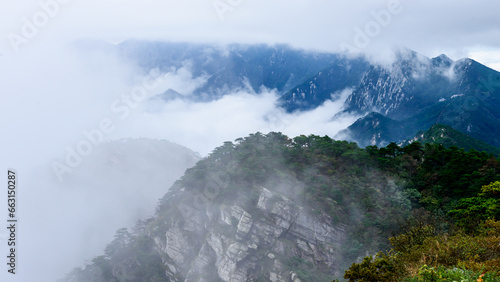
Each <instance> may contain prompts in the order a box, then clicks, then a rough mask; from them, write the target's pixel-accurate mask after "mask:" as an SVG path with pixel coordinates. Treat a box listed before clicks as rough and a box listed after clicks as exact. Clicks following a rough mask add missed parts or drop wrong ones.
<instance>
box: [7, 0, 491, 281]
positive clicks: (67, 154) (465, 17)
mask: <svg viewBox="0 0 500 282" xmlns="http://www.w3.org/2000/svg"><path fill="white" fill-rule="evenodd" d="M174 2H176V1H160V0H148V1H144V2H141V4H137V3H136V2H132V1H120V2H117V1H105V2H102V1H83V2H82V1H62V0H57V1H55V0H54V1H51V0H46V1H45V0H44V1H34V0H33V1H22V3H21V2H9V3H2V4H1V6H2V9H1V11H3V13H2V12H0V13H1V17H0V18H1V23H2V24H1V25H0V34H2V35H3V37H2V40H0V95H1V98H2V102H1V103H0V133H1V136H2V138H0V160H2V162H1V163H0V168H1V169H2V171H3V172H2V173H5V172H6V171H7V170H8V169H13V170H15V171H16V172H17V174H18V194H17V203H18V206H17V216H18V219H19V228H18V230H17V232H18V233H17V239H18V243H19V247H18V269H17V270H18V274H16V275H15V276H12V275H9V276H7V272H6V271H5V270H4V269H3V270H2V271H0V280H2V281H4V280H6V281H54V280H56V279H57V278H60V277H62V276H63V275H64V274H65V273H67V272H68V271H70V270H71V268H73V267H76V266H81V265H82V264H84V263H85V261H86V260H91V259H92V258H93V257H95V256H97V255H99V254H101V253H102V250H103V248H104V247H105V245H106V244H107V243H109V242H110V240H112V238H113V233H114V230H116V229H118V228H121V227H131V226H132V225H133V224H134V222H135V221H136V220H138V219H141V218H147V217H148V216H151V215H152V213H153V212H154V208H155V206H156V201H157V199H158V198H159V197H161V196H162V195H163V194H164V193H166V192H167V191H168V189H169V187H170V185H171V184H172V183H173V182H174V181H175V180H176V179H178V178H179V177H180V176H182V174H183V172H184V170H185V169H186V168H188V167H190V166H193V165H194V164H195V162H196V161H197V160H198V159H199V158H200V157H204V156H207V155H208V154H209V153H210V152H211V151H212V150H213V149H214V148H216V147H218V146H220V145H222V144H223V142H225V141H233V140H235V139H236V138H239V137H244V136H247V135H248V134H250V133H255V132H262V133H267V132H270V131H279V132H282V133H284V134H286V135H288V136H290V137H293V136H297V135H300V134H305V135H308V134H316V135H329V136H335V135H336V134H337V133H338V132H339V131H340V130H342V129H344V128H346V127H347V126H349V125H350V124H352V123H353V122H354V121H356V119H357V118H359V116H354V115H341V116H339V115H336V113H339V112H340V111H341V110H342V107H343V104H344V101H345V99H346V98H347V96H348V95H349V94H350V93H351V92H352V89H344V90H343V91H341V93H340V95H339V93H332V94H333V95H332V97H340V98H338V99H335V100H332V101H327V102H325V103H324V104H323V105H321V106H319V107H318V108H316V109H314V110H311V111H307V112H295V113H287V112H285V111H284V110H283V109H281V108H280V107H278V106H277V99H278V98H279V95H280V93H278V92H277V91H276V90H275V89H266V88H261V89H259V90H258V91H255V90H254V89H252V88H251V87H242V88H238V89H227V90H226V93H224V94H225V95H223V96H222V97H220V98H218V99H215V100H212V101H196V100H194V99H191V98H192V97H191V95H192V93H193V92H194V91H195V90H196V89H198V88H200V87H202V86H203V85H204V83H206V80H207V77H206V76H204V75H200V76H195V75H193V71H192V70H191V69H190V64H189V62H186V63H185V64H184V65H183V66H182V67H179V68H170V69H169V70H165V69H163V70H159V69H151V70H147V71H146V72H145V71H144V69H142V68H140V67H139V66H137V65H136V64H135V63H134V62H132V61H128V60H127V59H124V58H123V57H120V56H117V54H115V53H113V52H112V51H111V50H110V49H109V48H108V47H106V46H107V44H108V43H119V42H121V41H123V40H126V39H147V40H162V41H185V42H195V43H197V42H203V43H215V44H221V45H224V44H227V43H247V44H253V43H265V44H274V43H286V44H289V45H291V46H294V47H298V48H305V49H314V50H322V51H328V52H337V51H340V50H341V49H342V48H341V46H343V45H345V44H349V45H352V46H354V47H355V49H356V50H355V51H356V52H355V53H356V54H357V53H358V51H359V52H361V53H365V54H368V57H369V58H373V60H374V61H377V62H391V61H392V60H393V51H392V49H391V48H392V47H393V46H406V47H408V48H411V49H412V50H416V51H418V52H420V53H422V54H424V55H426V56H437V55H439V54H441V53H447V54H448V55H449V56H450V57H451V58H452V59H454V60H457V59H460V58H462V57H465V56H467V55H471V56H472V57H473V58H479V59H480V61H484V62H485V63H488V66H491V67H496V68H497V69H498V62H499V59H498V56H497V54H498V45H499V44H498V43H499V41H498V40H499V38H500V36H498V32H499V30H500V29H498V21H497V17H498V16H497V11H498V9H497V7H498V5H499V2H498V1H495V0H489V1H485V2H484V3H483V4H482V5H477V4H476V3H472V2H471V3H465V2H464V3H459V4H457V3H455V2H456V1H453V2H451V1H443V2H440V3H434V1H420V2H419V3H416V2H414V1H413V2H411V1H401V5H402V10H401V9H397V11H399V10H401V12H398V13H393V14H391V20H390V21H389V22H388V23H387V24H385V23H384V24H380V23H379V25H380V26H381V28H380V31H379V32H377V34H376V35H374V36H370V37H369V38H368V40H365V42H364V43H366V44H363V46H362V48H359V47H360V46H359V44H358V46H356V41H355V40H356V36H357V30H358V29H359V30H362V31H363V30H365V28H366V27H367V26H368V25H369V24H370V23H371V22H372V21H373V20H374V16H373V12H375V13H379V12H380V11H382V10H386V9H387V7H388V6H387V5H388V3H387V2H386V1H370V2H369V3H368V2H366V1H354V2H352V3H349V4H347V3H342V4H339V3H333V2H331V1H314V2H307V3H306V2H303V1H276V2H273V3H268V2H263V1H232V2H233V3H239V4H237V5H236V4H234V5H233V6H231V7H230V9H228V10H224V11H222V12H221V10H217V8H216V7H214V5H213V3H212V2H211V1H198V0H190V1H182V2H180V1H177V2H176V3H174ZM219 2H220V1H219ZM360 7H361V8H360ZM429 10H430V11H432V12H431V13H428V11H429ZM477 15H481V17H478V16H477ZM256 18H259V19H260V20H258V21H256V20H255V19H256ZM424 18H425V19H427V20H423V19H424ZM470 23H473V24H470ZM436 27H439V28H436ZM81 38H90V39H98V40H104V42H106V43H105V44H102V45H97V47H96V46H94V47H93V48H81V46H80V47H79V48H76V47H75V44H74V41H73V40H74V39H81ZM365 45H366V46H365ZM358 49H359V50H358ZM384 50H388V51H384ZM356 54H355V55H356ZM449 75H450V76H451V75H452V74H449ZM169 89H172V90H175V91H176V92H177V93H180V95H181V96H180V97H170V99H167V100H164V99H158V97H159V96H158V95H162V94H164V93H169V92H168V90H169ZM170 93H171V92H170ZM334 116H335V118H333V117H334ZM170 142H173V143H176V144H179V145H175V144H173V143H170ZM182 146H185V147H182ZM158 156H166V157H165V159H161V158H160V159H158ZM3 175H5V174H3ZM2 191H4V192H2V193H0V202H1V203H7V201H6V199H7V198H6V196H7V193H6V189H5V190H2ZM0 208H2V209H3V208H6V206H5V204H3V206H0ZM6 217H7V213H6V212H5V214H3V216H0V218H4V219H5V221H4V223H6ZM6 231H7V230H6V229H3V230H2V231H1V232H0V255H1V256H4V255H6V254H7V251H8V250H7V244H6V240H7V238H8V234H7V232H6ZM4 267H5V265H4Z"/></svg>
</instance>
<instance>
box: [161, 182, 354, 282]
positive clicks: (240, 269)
mask: <svg viewBox="0 0 500 282" xmlns="http://www.w3.org/2000/svg"><path fill="white" fill-rule="evenodd" d="M254 192H255V193H257V195H258V196H257V200H256V201H254V203H253V204H251V203H246V204H237V203H234V204H231V203H221V204H219V205H215V204H209V205H205V208H201V209H200V208H199V206H196V205H195V204H193V205H192V206H189V205H187V206H184V207H182V208H179V209H180V210H183V212H181V213H183V216H181V217H179V218H176V219H175V220H173V221H169V222H168V223H166V225H165V227H164V228H165V229H166V230H167V231H166V232H163V233H160V234H161V235H155V236H154V241H155V244H156V247H157V249H158V250H159V252H161V254H162V257H164V264H165V271H166V273H167V276H168V277H169V278H170V279H171V280H172V281H255V280H257V279H263V280H265V281H293V282H296V281H301V279H300V278H299V275H298V274H297V273H295V272H294V271H293V269H292V268H293V267H292V266H291V261H294V260H296V261H300V262H304V263H305V264H307V265H309V266H310V267H312V268H314V270H315V273H321V274H324V275H327V276H328V275H330V276H332V277H333V275H336V274H338V273H337V272H338V264H339V252H338V249H339V245H340V244H341V243H342V241H343V240H344V237H345V236H344V235H345V234H344V233H345V232H344V227H343V226H342V225H340V224H339V225H337V226H336V225H333V224H332V220H331V219H330V218H329V217H328V216H327V215H326V214H322V213H319V214H312V213H311V212H310V209H307V208H305V207H304V206H302V205H300V204H299V203H297V202H296V201H293V200H291V199H289V198H287V197H286V196H284V195H282V194H280V193H278V192H274V191H271V190H270V189H266V188H264V187H258V188H257V187H256V188H254ZM188 202H189V201H188ZM192 202H193V203H194V199H193V201H192ZM195 207H196V208H195Z"/></svg>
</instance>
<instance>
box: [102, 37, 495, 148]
mask: <svg viewBox="0 0 500 282" xmlns="http://www.w3.org/2000/svg"><path fill="white" fill-rule="evenodd" d="M110 48H112V49H113V50H114V52H117V53H118V54H120V56H123V57H124V58H127V59H128V60H132V61H134V62H136V63H137V64H138V65H139V66H141V67H142V68H143V69H144V71H145V72H147V71H149V70H151V69H155V68H156V69H160V70H161V71H171V70H173V69H178V68H181V67H183V66H188V68H189V69H190V71H191V72H192V75H193V77H201V76H203V77H204V78H205V79H206V82H205V83H204V84H203V85H202V86H201V87H199V88H197V89H196V90H194V91H193V93H182V90H181V89H170V90H168V91H167V92H166V93H164V94H163V95H161V97H162V99H164V100H169V97H171V99H175V98H184V99H191V100H196V101H210V100H215V99H219V98H220V97H222V96H224V95H227V94H231V93H233V92H234V91H235V90H236V89H245V88H250V90H251V91H254V92H256V93H257V92H259V91H260V90H261V89H262V87H264V88H267V89H274V90H276V91H277V93H279V95H280V98H279V99H278V101H277V104H278V105H279V106H280V107H282V108H283V109H285V110H286V111H287V112H294V111H308V110H312V109H315V108H316V107H318V106H320V105H322V104H323V103H324V102H325V101H328V100H336V99H338V98H340V93H341V92H342V91H343V90H346V89H348V90H349V91H352V93H351V94H350V95H349V96H348V98H347V99H346V101H345V103H344V108H343V110H342V111H341V112H339V113H335V112H332V113H331V114H332V119H334V118H336V117H337V116H339V115H342V114H353V115H357V116H360V117H361V118H360V119H359V120H358V121H356V122H355V123H354V124H352V125H351V126H349V127H348V128H346V130H344V131H342V132H340V133H339V134H338V135H337V136H336V138H339V139H347V140H350V141H356V142H358V143H359V144H360V145H361V146H367V145H378V146H383V145H386V144H388V143H389V142H402V141H404V140H406V139H408V138H412V137H414V136H415V134H416V133H417V132H418V131H420V130H427V129H429V128H430V127H431V126H432V125H434V124H438V123H439V124H445V125H449V126H451V127H453V128H454V129H456V130H458V131H460V132H462V133H464V134H467V135H469V136H471V137H473V138H476V139H479V140H481V141H483V142H486V143H488V144H490V145H493V146H496V147H498V146H500V73H499V72H498V71H495V70H493V69H490V68H488V67H486V66H484V65H482V64H480V63H478V62H476V61H474V60H472V59H467V58H465V59H460V60H457V61H453V60H452V59H450V58H448V57H447V56H446V55H440V56H438V57H435V58H427V57H425V56H423V55H420V54H418V53H416V52H414V51H412V50H409V49H400V50H398V51H396V52H395V55H394V59H393V60H392V62H391V63H387V62H386V63H377V62H375V61H373V60H371V59H369V58H367V57H364V56H362V55H360V56H348V55H346V54H333V53H324V52H323V53H321V52H313V51H307V50H298V49H293V48H291V47H289V46H286V45H276V46H267V45H237V44H234V45H226V46H216V45H209V44H188V43H162V42H144V41H125V42H123V43H121V44H118V45H114V46H112V47H110ZM188 94H189V95H188ZM367 133H369V134H367Z"/></svg>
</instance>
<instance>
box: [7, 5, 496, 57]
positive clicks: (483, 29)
mask: <svg viewBox="0 0 500 282" xmlns="http://www.w3.org/2000/svg"><path fill="white" fill-rule="evenodd" d="M0 8H1V9H0V10H1V11H2V12H0V23H1V25H0V35H2V38H3V39H2V40H0V53H4V54H7V55H8V54H10V53H12V52H13V49H19V50H21V51H22V50H25V49H29V48H35V46H36V45H43V44H47V43H48V42H50V41H54V40H57V39H61V38H64V39H68V38H82V37H84V38H97V39H104V40H106V41H109V42H119V41H122V40H125V39H129V38H138V39H141V38H142V39H158V40H171V41H190V42H193V41H194V42H200V41H201V42H221V43H227V42H247V43H257V42H258V43H261V42H265V43H276V42H278V43H289V44H292V45H294V46H298V47H304V48H314V49H321V50H329V51H338V50H340V49H341V46H345V44H349V45H354V44H355V42H356V41H359V42H361V43H362V44H361V45H362V47H363V48H362V49H363V50H364V51H372V52H380V50H381V49H385V48H387V47H388V46H394V45H396V46H404V47H408V48H410V49H413V50H415V51H418V52H421V53H423V54H424V55H427V56H436V55H439V54H441V53H446V54H448V55H449V56H450V57H451V58H453V59H460V58H462V57H466V56H467V55H469V54H470V53H471V52H473V51H477V49H478V48H479V49H480V50H483V49H484V50H486V49H490V50H491V51H492V52H495V53H498V52H500V48H499V47H498V46H500V23H499V21H498V11H499V10H500V2H499V1H497V0H485V1H480V2H475V1H453V0H444V1H432V0H422V1H411V0H375V1H371V0H370V1H368V0H355V1H349V2H346V1H342V2H341V1H329V0H315V1H302V0H287V1H285V0H276V1H263V0H253V1H247V0H238V1H229V0H208V1H207V0H184V1H175V0H145V1H141V2H137V1H131V0H122V1H114V0H107V1H98V0H87V1H74V0H41V1H37V0H29V1H17V2H15V1H9V2H7V1H4V2H2V4H0ZM23 32H25V33H27V35H28V36H23ZM13 34H15V35H18V36H21V37H24V38H25V40H24V41H22V42H21V43H20V41H19V40H13V39H12V38H13V36H14V35H13ZM363 34H364V35H363ZM14 37H15V36H14ZM361 37H365V38H364V40H361V39H360V38H361ZM18 39H19V38H18ZM12 41H14V42H16V43H17V44H14V45H15V48H13V46H12V44H11V43H12ZM365 43H366V44H365ZM495 57H496V56H489V57H488V58H486V61H487V62H486V63H488V64H491V66H495V64H496V63H498V60H497V59H495ZM493 60H494V61H493ZM492 61H493V62H492Z"/></svg>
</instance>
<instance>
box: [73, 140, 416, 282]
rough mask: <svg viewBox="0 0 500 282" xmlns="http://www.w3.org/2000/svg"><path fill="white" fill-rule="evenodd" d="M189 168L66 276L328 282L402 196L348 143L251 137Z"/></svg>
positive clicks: (379, 229) (387, 220) (369, 247)
mask: <svg viewBox="0 0 500 282" xmlns="http://www.w3.org/2000/svg"><path fill="white" fill-rule="evenodd" d="M236 142H237V143H236V144H233V143H232V142H226V143H225V144H224V145H223V146H221V147H219V148H216V149H215V150H214V151H213V152H212V154H211V155H210V156H209V157H207V158H205V159H203V160H201V161H199V162H198V163H197V165H196V166H195V167H193V168H191V169H188V170H187V171H186V174H185V175H184V176H183V177H182V178H181V179H180V180H179V181H177V182H176V183H175V184H174V185H173V186H172V187H171V188H170V190H169V192H168V193H167V194H165V196H164V197H163V198H162V199H161V200H160V202H159V206H158V208H157V212H156V215H155V216H154V217H152V218H149V219H147V220H144V221H141V222H139V223H138V224H137V225H136V227H135V228H134V229H133V232H132V233H129V232H128V231H127V229H120V230H119V231H118V232H117V234H116V236H115V240H113V242H111V243H110V244H109V245H108V247H107V248H106V250H105V255H104V256H99V257H97V258H94V259H93V260H92V263H91V264H89V265H87V266H86V267H85V268H84V269H83V270H82V269H79V270H78V269H77V270H75V271H73V272H72V273H71V274H70V275H69V276H68V277H66V279H65V281H294V282H296V281H331V280H332V279H334V278H336V277H341V276H342V272H343V270H344V269H345V268H346V267H347V266H349V265H350V264H351V263H352V262H353V261H355V260H356V259H359V258H361V257H363V256H365V255H366V254H367V253H373V252H374V251H375V250H380V249H383V248H385V247H386V246H387V242H386V240H381V238H380V236H379V234H382V233H383V232H390V230H395V229H397V226H398V225H397V224H398V220H402V219H403V218H404V217H405V216H406V215H407V211H408V210H409V207H410V205H409V202H408V200H407V199H406V197H405V196H404V194H403V193H402V191H401V189H400V188H399V187H398V185H396V184H395V181H394V179H393V178H392V177H391V176H390V175H389V174H387V173H383V172H381V171H378V170H377V169H375V168H374V167H375V166H374V164H373V163H371V162H372V160H371V159H370V157H369V155H368V154H367V153H366V152H364V151H363V150H361V149H359V148H358V147H357V146H356V145H355V144H353V143H348V142H345V141H334V140H332V139H330V138H329V137H327V136H325V137H319V136H309V137H306V136H299V137H296V138H294V139H290V138H288V137H286V136H284V135H281V134H280V133H269V134H267V135H262V134H260V133H257V134H252V135H250V136H249V137H246V138H240V139H237V140H236Z"/></svg>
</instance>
